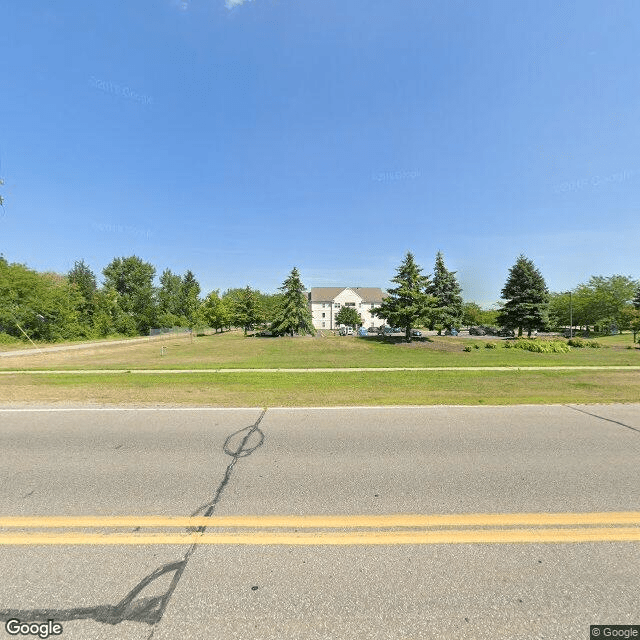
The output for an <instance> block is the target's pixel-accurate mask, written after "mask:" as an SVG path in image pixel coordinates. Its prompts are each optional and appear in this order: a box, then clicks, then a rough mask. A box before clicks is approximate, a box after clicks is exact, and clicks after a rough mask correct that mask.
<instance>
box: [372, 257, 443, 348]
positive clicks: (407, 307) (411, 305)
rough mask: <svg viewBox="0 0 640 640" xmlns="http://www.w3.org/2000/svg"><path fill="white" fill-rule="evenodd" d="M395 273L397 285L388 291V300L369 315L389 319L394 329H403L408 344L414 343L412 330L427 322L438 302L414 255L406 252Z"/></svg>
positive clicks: (394, 279) (394, 280)
mask: <svg viewBox="0 0 640 640" xmlns="http://www.w3.org/2000/svg"><path fill="white" fill-rule="evenodd" d="M396 271H397V273H396V276H395V278H393V279H392V280H391V282H395V283H396V284H397V285H398V286H397V287H395V288H392V289H389V290H388V294H389V295H388V297H386V298H385V299H384V300H383V301H382V304H381V305H380V306H379V307H376V308H375V309H371V312H370V313H371V314H372V315H375V316H377V317H378V318H384V319H386V321H387V322H388V323H389V324H390V325H392V326H398V327H403V328H404V330H405V337H406V339H407V341H408V342H411V329H412V328H413V327H415V326H416V325H417V324H418V323H420V324H422V323H424V322H427V321H428V318H429V315H430V312H431V310H432V308H433V305H434V302H435V299H434V298H433V296H431V295H430V294H429V293H427V288H428V287H429V278H428V277H427V276H423V275H422V268H421V267H419V266H418V265H417V264H416V263H415V260H414V258H413V254H412V253H411V252H407V255H406V256H405V258H404V260H403V261H402V264H401V265H400V266H399V267H398V268H397V270H396Z"/></svg>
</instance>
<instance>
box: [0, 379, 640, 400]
mask: <svg viewBox="0 0 640 640" xmlns="http://www.w3.org/2000/svg"><path fill="white" fill-rule="evenodd" d="M638 398H640V373H638V372H637V371H629V372H627V371H597V372H593V371H433V372H432V371H396V372H383V373H381V372H351V373H347V372H345V373H331V374H327V373H221V374H215V373H194V374H183V375H180V376H175V375H172V374H166V375H165V374H136V373H121V374H100V375H94V374H80V375H76V374H60V375H56V376H41V375H29V374H19V375H7V376H3V377H1V378H0V403H16V402H17V403H23V402H41V403H47V404H49V403H54V404H55V403H69V402H73V403H76V402H77V403H101V404H118V405H122V404H153V405H192V406H218V407H240V406H252V407H255V406H270V407H274V406H282V407H287V406H358V405H379V406H390V405H436V404H459V405H483V404H484V405H508V404H545V403H612V402H637V401H638Z"/></svg>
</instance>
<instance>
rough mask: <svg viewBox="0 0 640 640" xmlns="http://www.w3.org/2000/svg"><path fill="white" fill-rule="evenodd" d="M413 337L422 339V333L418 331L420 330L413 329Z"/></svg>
mask: <svg viewBox="0 0 640 640" xmlns="http://www.w3.org/2000/svg"><path fill="white" fill-rule="evenodd" d="M411 335H412V336H413V337H414V338H422V331H418V329H411Z"/></svg>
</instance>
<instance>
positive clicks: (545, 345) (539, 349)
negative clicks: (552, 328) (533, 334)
mask: <svg viewBox="0 0 640 640" xmlns="http://www.w3.org/2000/svg"><path fill="white" fill-rule="evenodd" d="M513 346H514V347H515V348H516V349H524V350H525V351H532V352H533V353H568V352H569V351H571V347H570V346H569V345H568V344H567V343H566V342H565V341H564V340H530V339H523V340H516V341H515V342H514V344H513Z"/></svg>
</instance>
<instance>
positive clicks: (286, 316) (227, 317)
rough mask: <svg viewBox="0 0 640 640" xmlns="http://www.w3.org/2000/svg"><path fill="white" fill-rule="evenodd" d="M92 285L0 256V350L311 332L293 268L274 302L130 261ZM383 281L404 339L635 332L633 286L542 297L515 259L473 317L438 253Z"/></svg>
mask: <svg viewBox="0 0 640 640" xmlns="http://www.w3.org/2000/svg"><path fill="white" fill-rule="evenodd" d="M102 276H103V282H102V284H101V285H98V281H97V277H96V274H95V273H93V271H92V270H91V269H90V268H89V267H88V266H87V265H86V264H85V262H84V261H83V260H80V261H77V262H75V263H74V266H73V268H72V269H71V270H70V271H69V272H68V273H67V274H64V275H63V274H57V273H52V272H45V273H40V272H37V271H35V270H33V269H29V268H28V267H27V266H25V265H23V264H18V263H11V264H10V263H8V262H7V260H6V259H5V258H4V257H2V256H0V341H5V342H7V341H11V340H17V339H27V338H28V339H30V340H40V341H47V342H55V341H60V340H72V339H93V338H104V337H108V336H111V335H124V336H134V335H147V334H148V333H149V330H150V329H152V328H157V327H188V328H190V329H192V330H193V329H198V328H200V327H211V328H213V329H215V330H216V331H221V330H224V329H225V328H231V327H241V328H243V329H244V332H245V334H246V333H247V332H248V331H250V330H252V329H255V328H268V329H270V330H271V332H272V333H274V334H276V335H284V334H293V333H300V334H305V333H309V334H313V333H314V329H313V326H312V322H311V314H310V312H309V308H308V301H307V296H306V292H305V287H304V285H303V283H302V281H301V278H300V274H299V272H298V270H297V269H296V268H295V267H294V268H293V269H292V271H291V273H290V274H289V276H288V277H287V278H286V279H285V281H284V282H283V284H282V286H281V287H280V288H279V290H278V292H277V293H274V294H270V293H263V292H261V291H259V290H257V289H253V288H251V287H249V286H246V287H244V288H233V289H227V290H226V291H224V292H222V293H221V292H220V290H214V291H211V292H209V293H208V294H207V295H205V296H202V295H201V294H202V291H201V287H200V284H199V282H198V280H197V279H196V277H195V275H194V274H193V272H191V271H190V270H189V271H187V272H186V273H184V274H182V275H180V274H177V273H173V272H172V271H171V270H170V269H165V270H164V271H163V272H162V273H161V274H160V276H159V278H158V285H155V284H154V280H155V277H156V268H155V267H154V266H153V265H152V264H150V263H148V262H145V261H143V260H142V259H141V258H139V257H137V256H129V257H120V258H114V259H113V260H112V261H111V262H110V263H109V264H108V265H107V266H106V267H105V268H104V269H103V270H102ZM391 282H392V284H393V285H395V286H392V287H390V288H389V289H388V297H387V298H385V299H384V301H383V303H382V305H381V306H380V307H378V308H375V309H372V310H371V312H372V313H373V314H374V315H376V316H378V317H380V318H384V319H385V321H386V322H387V323H388V324H390V325H392V326H400V327H403V329H404V330H405V332H406V337H407V339H409V340H410V339H411V329H412V328H413V327H423V326H427V327H429V328H430V329H435V330H437V331H438V333H441V332H442V331H443V330H445V329H453V328H456V329H459V328H460V327H461V326H470V325H478V324H483V325H489V324H491V325H500V326H502V327H507V328H512V329H517V330H518V333H519V334H520V335H521V334H522V332H523V330H525V331H527V332H528V333H531V331H533V330H536V329H537V330H540V329H548V328H553V329H557V328H560V327H568V326H569V325H570V324H572V325H573V326H574V327H581V328H582V329H585V330H589V328H590V327H592V328H593V329H595V330H596V331H597V330H600V331H608V330H609V329H610V328H611V327H616V328H618V329H619V330H628V329H633V330H634V331H639V330H640V284H639V282H638V281H637V280H633V279H632V278H631V277H629V276H621V275H614V276H610V277H603V276H593V277H592V278H590V280H589V281H588V282H586V283H584V284H580V285H578V286H577V287H576V288H575V289H574V290H572V291H571V292H565V293H550V292H549V291H548V289H547V286H546V284H545V281H544V278H543V277H542V275H541V273H540V271H539V270H538V269H537V268H536V266H535V265H534V264H533V262H532V261H531V260H529V259H528V258H526V257H525V256H522V255H521V256H519V257H518V259H517V261H516V263H515V265H514V266H513V267H512V268H511V269H510V271H509V274H508V277H507V281H506V283H505V286H504V288H503V289H502V299H503V302H502V304H501V307H500V309H498V310H493V311H491V310H483V309H481V308H480V307H479V305H477V304H475V303H473V302H466V303H465V302H464V301H463V298H462V291H461V287H460V285H459V283H458V281H457V278H456V272H455V271H449V270H448V269H447V268H446V266H445V262H444V257H443V255H442V253H441V252H438V254H437V255H436V260H435V265H434V269H433V274H432V275H430V276H426V275H424V274H423V273H422V268H421V267H420V266H419V265H417V264H416V262H415V259H414V257H413V254H411V253H407V254H406V256H405V258H404V260H403V262H402V263H401V265H400V266H399V267H398V269H397V270H396V275H395V277H393V278H392V280H391ZM341 314H342V315H341ZM348 314H350V315H348ZM354 314H355V315H354ZM352 316H353V317H352ZM337 320H338V322H339V323H343V324H351V325H358V324H360V325H361V324H362V318H361V317H360V316H359V314H358V313H357V311H356V310H355V309H352V308H350V307H343V308H342V309H341V311H340V314H338V317H337ZM634 339H635V336H634Z"/></svg>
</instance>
